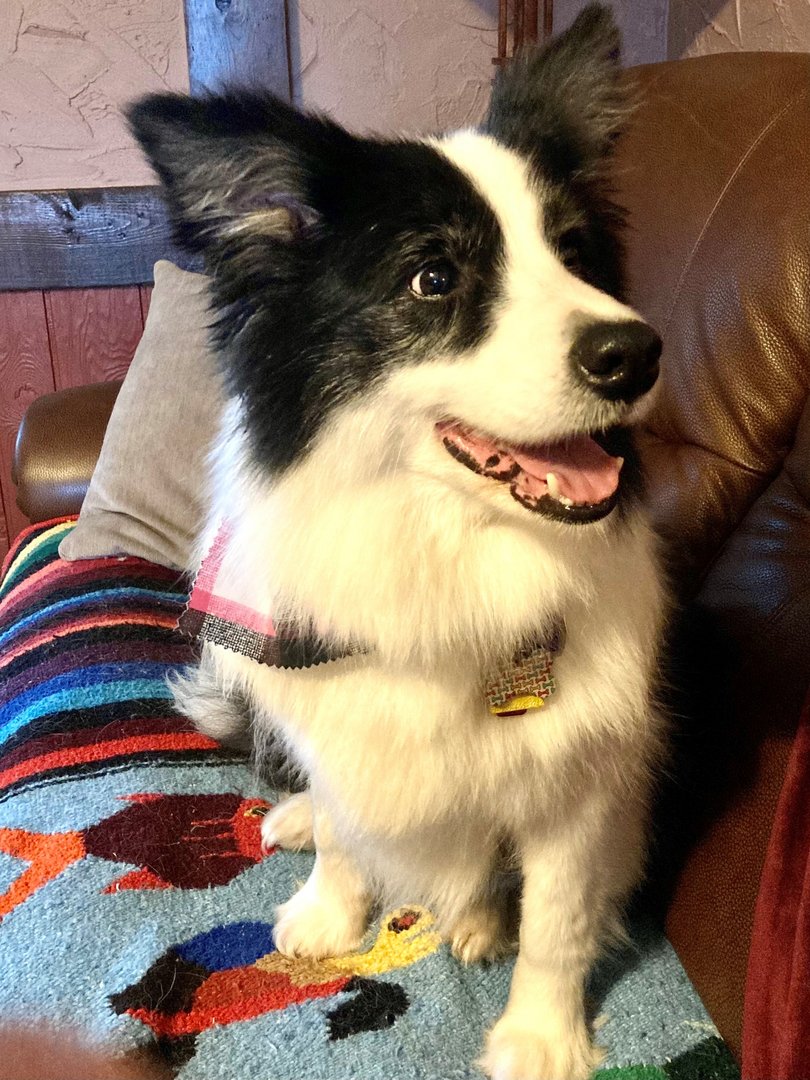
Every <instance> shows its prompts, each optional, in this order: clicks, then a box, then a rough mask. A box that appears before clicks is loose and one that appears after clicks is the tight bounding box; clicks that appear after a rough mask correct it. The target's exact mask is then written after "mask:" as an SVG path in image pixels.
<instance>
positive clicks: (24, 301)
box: [0, 291, 54, 558]
mask: <svg viewBox="0 0 810 1080" xmlns="http://www.w3.org/2000/svg"><path fill="white" fill-rule="evenodd" d="M0 330H2V332H0V497H1V498H2V505H3V511H4V515H3V518H4V520H3V521H2V522H0V558H2V557H3V556H4V555H5V553H6V550H7V548H8V543H9V539H10V538H13V537H14V536H15V535H16V534H17V533H18V532H19V531H20V529H23V528H25V526H26V525H27V524H28V522H27V520H26V519H25V518H24V517H23V515H22V514H21V513H20V511H19V510H18V509H17V504H16V502H15V498H14V485H13V484H12V482H11V460H12V454H13V451H14V441H15V439H16V437H17V427H18V426H19V423H20V420H22V416H23V413H24V412H25V410H26V409H27V408H28V406H29V405H30V403H31V402H32V401H33V400H34V398H36V397H39V396H40V395H41V394H48V393H50V392H51V391H52V390H53V389H54V377H53V369H52V367H51V352H50V344H49V340H48V326H47V322H46V317H45V303H44V299H43V295H42V293H41V292H39V291H32V292H15V293H5V294H2V295H0Z"/></svg>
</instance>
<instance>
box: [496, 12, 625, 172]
mask: <svg viewBox="0 0 810 1080" xmlns="http://www.w3.org/2000/svg"><path fill="white" fill-rule="evenodd" d="M620 50H621V35H620V34H619V30H618V28H617V26H616V22H615V20H614V17H613V13H612V12H611V10H610V9H609V8H607V7H605V6H604V5H603V4H589V5H588V6H587V7H586V8H584V9H583V11H582V12H580V14H579V15H578V16H577V18H576V20H575V21H574V22H573V24H572V25H571V26H570V28H569V29H568V30H566V31H565V32H564V33H562V34H560V36H559V37H557V38H555V39H554V40H553V41H552V42H550V44H549V45H547V46H546V47H544V48H531V49H527V50H525V51H524V52H523V53H522V54H521V55H519V56H517V57H516V58H515V59H514V60H512V61H511V62H510V63H509V65H508V66H507V67H506V68H504V69H503V70H502V71H500V72H499V74H498V77H497V79H496V81H495V88H494V90H493V93H492V101H491V104H490V109H489V115H488V117H487V120H486V123H485V130H487V131H488V132H489V133H490V134H492V135H493V136H495V138H497V139H498V140H499V141H501V142H503V143H505V144H506V145H507V146H510V147H512V148H513V149H516V150H519V151H520V152H521V153H523V154H526V155H527V156H529V157H531V158H533V159H535V160H536V161H537V162H538V164H542V167H543V168H544V169H546V170H550V171H551V172H552V173H553V174H557V178H562V177H563V176H565V175H568V174H570V173H572V172H579V171H585V172H592V171H595V170H598V169H599V167H600V165H601V164H602V163H603V162H604V160H605V158H606V156H607V155H608V154H609V153H610V150H611V148H612V146H613V142H614V140H615V136H616V135H617V134H618V133H619V132H620V131H621V129H622V127H623V125H624V121H625V119H626V117H627V116H628V114H629V112H630V109H631V101H630V96H629V94H628V93H627V91H626V90H625V89H624V85H623V82H622V78H621V71H620V66H619V58H620V57H619V54H620Z"/></svg>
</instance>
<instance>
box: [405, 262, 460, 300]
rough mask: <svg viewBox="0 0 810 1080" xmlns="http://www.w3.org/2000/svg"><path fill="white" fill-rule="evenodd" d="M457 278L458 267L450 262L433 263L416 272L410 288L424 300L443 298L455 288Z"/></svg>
mask: <svg viewBox="0 0 810 1080" xmlns="http://www.w3.org/2000/svg"><path fill="white" fill-rule="evenodd" d="M456 278H457V275H456V268H455V267H454V266H451V264H450V263H432V264H431V265H430V266H423V267H422V269H421V270H420V271H419V273H417V274H414V276H413V277H412V278H411V281H410V285H409V288H410V290H411V292H412V293H413V294H414V296H418V297H419V298H420V299H422V300H441V299H442V297H443V296H447V294H448V293H450V292H452V291H453V289H455V287H456Z"/></svg>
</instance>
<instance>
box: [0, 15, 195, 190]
mask: <svg viewBox="0 0 810 1080" xmlns="http://www.w3.org/2000/svg"><path fill="white" fill-rule="evenodd" d="M167 88H169V89H173V90H183V89H188V63H187V60H186V44H185V26H184V21H183V3H182V0H0V189H3V190H7V191H17V190H25V189H37V188H38V189H44V188H60V187H95V186H103V185H107V184H111V185H126V184H148V183H152V181H153V178H152V176H151V173H150V171H149V169H148V167H147V166H146V164H145V162H144V161H143V159H142V157H141V154H140V152H139V151H138V150H137V149H136V147H135V146H134V144H133V142H132V140H131V139H130V137H129V135H128V134H127V132H126V130H125V126H124V123H123V121H122V119H121V116H120V113H119V106H120V105H121V104H122V103H123V102H125V101H129V100H130V99H132V98H133V97H135V96H137V95H138V94H142V93H145V92H146V91H149V90H165V89H167Z"/></svg>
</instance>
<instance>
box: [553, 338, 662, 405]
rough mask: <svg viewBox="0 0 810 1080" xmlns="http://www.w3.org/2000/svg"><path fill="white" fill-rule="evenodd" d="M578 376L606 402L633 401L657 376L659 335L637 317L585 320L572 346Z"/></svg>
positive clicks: (572, 355) (644, 392) (571, 353)
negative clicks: (615, 320) (584, 324)
mask: <svg viewBox="0 0 810 1080" xmlns="http://www.w3.org/2000/svg"><path fill="white" fill-rule="evenodd" d="M570 356H571V363H572V364H573V367H574V371H575V372H576V374H577V376H578V377H579V378H580V379H581V380H582V381H584V382H585V383H586V385H587V386H589V387H590V389H591V390H593V391H594V392H595V393H597V394H599V396H600V397H603V398H607V399H608V400H609V401H635V399H636V398H638V397H641V395H642V394H646V393H647V391H648V390H649V389H650V388H651V387H652V386H653V384H654V383H655V380H656V379H657V378H658V361H659V359H660V357H661V338H660V337H659V336H658V334H656V332H655V331H654V330H653V329H652V327H650V326H647V324H646V323H644V322H641V321H640V320H638V319H634V320H632V321H628V322H611V323H609V322H594V323H588V325H586V326H583V327H582V328H581V329H580V330H578V331H577V334H576V337H575V338H574V341H573V344H572V345H571V352H570Z"/></svg>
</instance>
